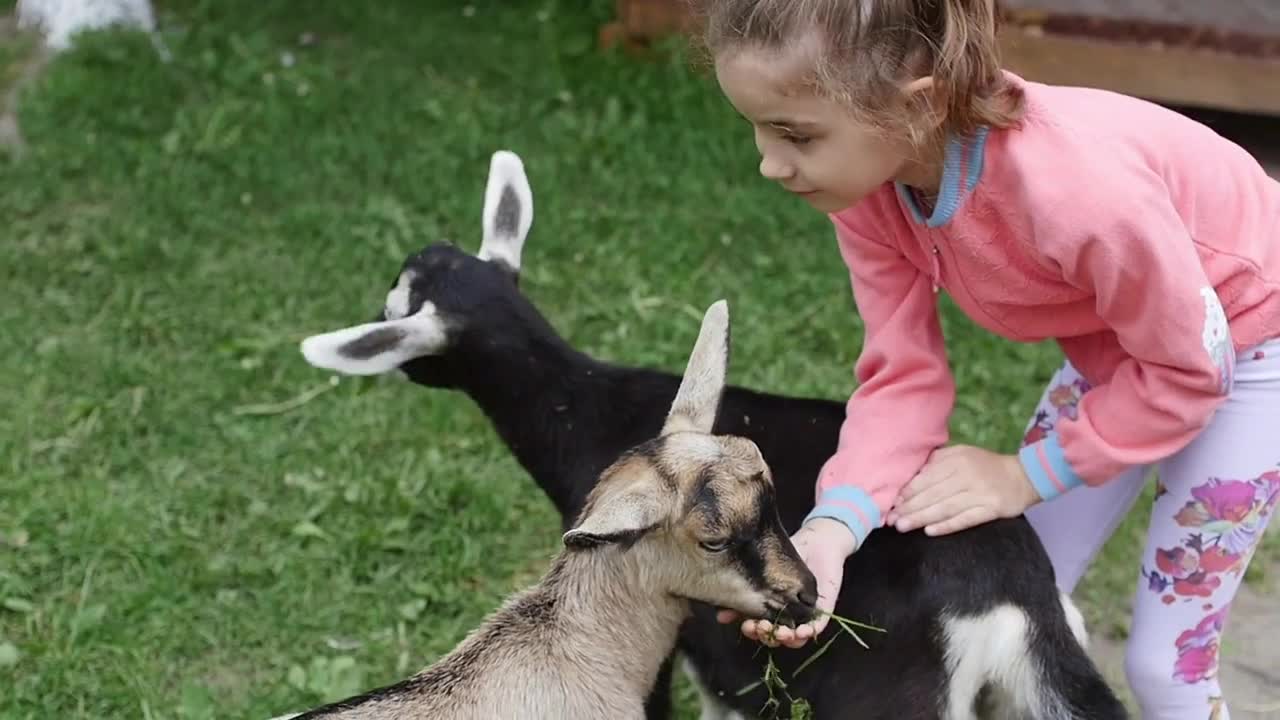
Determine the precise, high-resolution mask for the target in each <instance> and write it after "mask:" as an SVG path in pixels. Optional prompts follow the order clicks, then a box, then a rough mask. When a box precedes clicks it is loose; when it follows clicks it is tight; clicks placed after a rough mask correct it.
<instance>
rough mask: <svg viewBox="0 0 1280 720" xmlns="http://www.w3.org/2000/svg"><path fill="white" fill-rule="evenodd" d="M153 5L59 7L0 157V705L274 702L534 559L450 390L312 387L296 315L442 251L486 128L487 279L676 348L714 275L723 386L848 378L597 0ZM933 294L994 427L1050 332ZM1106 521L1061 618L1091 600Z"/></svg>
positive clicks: (695, 131)
mask: <svg viewBox="0 0 1280 720" xmlns="http://www.w3.org/2000/svg"><path fill="white" fill-rule="evenodd" d="M159 5H160V6H161V7H160V8H159V10H160V11H161V14H160V21H161V24H162V26H163V27H164V28H165V33H164V41H165V42H166V43H167V45H168V47H169V48H170V49H171V51H172V53H173V59H172V62H170V63H168V64H165V63H162V62H160V61H158V60H157V57H156V55H155V52H154V51H153V49H152V46H151V45H150V43H149V42H148V41H147V40H146V39H145V38H142V37H139V36H137V35H133V34H128V33H103V34H97V35H94V36H92V37H90V38H87V40H86V42H85V43H84V45H83V46H82V47H81V48H80V49H78V50H77V51H75V52H74V53H71V54H68V55H65V56H63V57H61V58H59V59H58V60H57V61H56V62H55V63H54V64H53V65H51V66H50V67H49V68H48V69H47V71H46V72H45V73H44V74H43V76H42V77H41V79H40V80H39V81H38V82H36V83H35V84H33V85H32V86H31V87H29V88H28V89H27V91H26V92H25V93H24V94H23V98H22V113H21V121H22V126H23V130H24V134H25V136H26V139H27V142H28V144H29V151H28V153H27V154H26V155H25V156H24V157H23V158H22V159H21V160H17V159H8V160H6V159H4V158H2V157H0V173H3V174H2V175H0V186H2V187H3V190H2V191H0V227H3V238H2V239H3V242H0V279H2V284H3V287H4V290H5V292H4V302H3V303H0V333H2V336H0V337H2V339H3V347H4V348H5V349H6V352H5V353H4V354H3V355H0V377H3V378H4V382H3V383H0V408H3V410H2V411H0V603H2V606H0V687H2V688H4V689H3V691H0V718H4V719H5V720H9V719H10V718H46V717H53V716H57V717H63V718H126V717H127V718H185V719H187V720H193V719H196V718H213V717H215V716H216V717H262V718H265V717H269V716H271V715H272V714H278V713H282V712H285V711H289V710H297V709H301V708H303V707H304V706H306V705H308V704H313V703H317V702H320V701H322V700H326V699H332V698H334V697H336V696H339V695H342V694H346V693H350V692H354V691H356V690H358V689H361V688H365V687H367V686H370V685H372V684H375V683H382V682H387V681H390V680H392V679H394V678H397V677H399V676H401V675H403V674H405V673H408V672H410V671H412V670H414V669H416V668H417V667H419V666H420V665H422V664H424V663H426V662H428V661H430V660H431V659H432V658H434V657H435V656H437V655H438V654H439V653H441V652H443V651H445V650H446V649H448V648H449V647H451V646H452V645H453V644H454V643H455V642H457V641H458V640H459V639H460V638H461V637H462V635H463V634H464V633H465V632H466V631H467V630H468V629H469V628H471V627H472V626H473V625H474V624H475V623H476V622H478V621H479V619H480V618H481V616H482V615H483V614H484V613H486V612H487V611H488V610H489V609H490V608H491V607H493V606H494V605H495V604H496V603H498V602H499V600H500V599H501V598H502V597H503V596H504V595H505V594H506V593H507V592H509V591H511V590H512V589H514V588H515V587H517V586H519V585H521V584H523V583H526V582H528V581H530V580H531V579H532V578H534V577H535V576H536V575H537V574H538V573H539V572H540V571H541V569H542V567H543V564H544V563H545V561H546V560H547V558H548V557H549V556H550V554H551V553H553V552H554V551H555V550H556V547H557V542H558V523H557V518H556V517H555V515H554V513H553V511H552V509H551V507H550V505H549V503H548V502H546V500H545V499H544V498H543V497H542V495H541V494H540V493H539V491H538V490H537V489H536V487H535V486H533V484H532V483H531V482H530V481H529V480H528V479H527V478H526V477H525V476H524V474H523V472H522V471H521V470H520V468H519V467H518V466H517V465H516V463H515V462H514V461H513V460H512V459H511V458H510V457H509V456H508V454H507V453H506V452H505V450H504V449H503V447H502V446H501V445H500V443H499V442H498V440H497V438H496V436H495V435H494V434H493V432H492V431H491V430H490V429H489V427H488V425H487V423H486V422H485V420H484V418H483V417H482V416H481V414H480V413H479V412H478V411H477V410H476V408H474V407H473V406H472V405H471V403H470V402H469V401H468V400H467V399H466V398H465V397H462V396H458V395H450V394H443V393H432V392H429V391H426V390H417V391H406V389H405V387H404V386H403V385H400V384H397V383H394V382H384V381H353V380H350V379H346V380H343V381H342V382H341V383H339V384H338V385H337V386H336V387H329V386H328V381H329V377H328V375H327V374H325V373H322V372H320V371H317V370H315V369H313V368H310V367H309V366H307V365H306V364H305V363H304V362H303V361H302V358H301V356H300V354H299V353H298V349H297V343H298V341H299V340H300V339H301V338H302V337H303V336H304V335H306V334H309V333H311V332H316V331H322V330H327V329H332V328H335V327H338V326H340V325H344V324H349V323H354V322H360V321H363V320H365V319H367V318H368V317H369V316H370V313H371V312H373V311H375V310H376V309H377V308H378V307H379V306H380V303H381V302H382V298H383V296H384V293H385V291H386V288H387V286H388V285H389V283H390V282H391V281H392V279H393V277H394V274H395V272H396V270H397V269H398V267H399V263H400V261H401V259H402V257H403V256H404V255H405V254H407V253H409V252H411V251H414V250H416V249H417V248H419V247H420V246H422V245H424V244H426V243H428V242H431V241H435V240H439V239H442V238H449V239H452V240H455V241H457V242H459V243H461V244H463V245H464V246H466V247H469V248H471V249H475V248H477V247H478V244H479V218H480V207H481V202H482V190H483V183H484V180H485V173H486V172H487V163H488V157H489V155H490V153H491V152H492V151H493V150H495V149H497V148H509V149H512V150H515V151H517V152H519V153H520V154H521V155H522V156H523V158H524V160H525V163H526V168H527V169H528V172H529V175H530V178H531V181H532V184H533V189H534V195H535V206H536V210H535V217H536V219H535V224H534V229H533V233H532V235H531V238H530V241H529V245H528V246H527V248H526V250H525V255H524V257H525V264H526V268H527V270H526V273H525V275H524V278H525V279H524V281H523V282H524V287H525V288H526V291H527V292H528V293H529V294H530V295H531V296H532V297H533V298H534V299H535V300H536V301H537V302H538V304H539V305H540V306H541V307H542V308H543V310H544V311H545V312H546V313H547V314H548V315H549V316H550V318H551V320H552V321H553V322H554V324H555V325H556V326H557V327H558V328H559V329H560V330H561V331H562V332H564V333H565V334H566V335H567V336H568V337H569V338H571V339H572V341H573V342H574V343H575V344H576V345H577V346H578V347H580V348H582V349H584V350H587V351H590V352H592V353H595V354H597V355H598V356H601V357H603V358H607V359H611V360H624V361H628V362H632V363H641V364H651V365H658V366H663V367H666V368H669V369H672V370H677V371H678V370H679V369H680V368H682V367H683V364H684V361H685V358H686V356H687V352H688V350H689V348H690V346H691V343H692V341H693V337H694V335H695V334H696V332H697V327H698V318H699V317H700V314H701V311H702V309H703V308H705V307H706V305H707V304H708V303H710V302H711V301H712V300H714V299H716V298H718V297H722V296H724V297H728V298H729V300H730V302H731V305H732V310H733V314H734V317H735V328H734V343H735V345H734V359H733V363H734V364H733V367H732V371H731V372H732V380H733V381H734V382H739V383H744V384H747V385H752V386H756V387H760V388H766V389H769V390H774V391H780V392H788V393H797V394H818V395H824V396H827V397H831V398H837V399H840V398H843V397H844V396H846V395H847V393H848V392H849V390H850V382H851V367H852V364H853V362H854V359H855V357H856V353H857V351H858V348H859V345H860V326H859V324H858V320H857V318H856V316H855V314H854V312H853V307H852V301H851V298H850V293H849V287H848V278H847V275H846V273H845V270H844V268H843V266H842V265H841V262H840V258H839V256H838V254H837V253H836V250H835V246H834V243H833V241H832V238H831V232H830V229H829V225H828V224H827V222H826V220H825V219H824V218H822V217H820V216H819V215H817V214H816V213H813V212H812V211H811V210H809V209H808V208H807V207H805V206H802V204H801V203H800V202H799V201H796V200H794V199H792V198H790V197H787V196H784V194H782V193H780V192H779V191H778V190H777V189H776V188H774V187H772V186H771V185H770V184H769V183H767V182H765V181H763V180H761V179H759V178H758V176H756V175H755V174H754V169H755V165H756V162H757V158H756V156H755V151H754V148H753V145H752V142H751V138H750V134H749V132H748V128H747V127H746V125H745V124H743V123H742V122H741V121H740V120H739V119H738V118H737V117H736V116H735V115H734V114H733V113H732V110H731V108H729V106H728V105H727V104H726V103H725V102H724V101H723V100H722V99H721V98H720V97H719V95H718V94H717V93H716V92H715V89H714V87H713V85H712V84H711V83H710V82H709V79H708V78H706V77H704V76H701V75H699V74H697V73H694V72H690V71H689V70H687V69H686V68H685V67H684V66H682V65H681V64H680V63H679V62H675V61H659V62H653V63H641V62H637V61H634V60H631V59H628V58H626V57H622V56H617V57H615V56H612V55H601V54H598V53H597V52H596V51H595V48H594V40H595V31H596V28H597V27H598V25H599V24H600V23H601V22H602V21H604V20H605V19H606V17H607V16H608V15H609V13H610V11H611V8H612V5H613V3H612V2H608V1H606V0H593V1H592V2H591V3H589V8H590V9H589V10H582V9H572V10H571V9H569V8H580V7H581V6H582V5H583V2H582V0H573V2H569V1H567V0H566V1H564V2H555V1H554V0H543V1H541V2H498V1H497V0H489V1H487V2H474V3H472V4H471V5H470V6H469V7H471V8H472V11H471V12H464V10H463V8H462V4H461V3H456V4H455V3H445V2H432V3H420V2H408V1H404V2H388V3H371V4H368V5H367V6H366V5H365V4H363V3H351V2H337V1H335V0H325V1H324V2H312V3H308V4H307V6H308V10H307V11H306V12H305V13H302V12H295V11H291V10H274V9H270V8H269V7H264V6H271V5H273V4H272V3H260V2H257V0H218V1H217V2H212V1H204V2H197V1H195V0H183V1H181V2H164V3H160V4H159ZM444 5H450V6H453V7H449V8H448V9H444V10H441V9H427V7H428V6H430V7H432V8H437V7H439V6H444ZM17 56H18V53H15V52H9V51H6V50H5V49H4V48H2V47H0V78H7V77H10V75H11V73H9V72H7V71H6V68H5V67H3V65H9V66H12V64H13V63H15V62H17V61H18V60H17ZM287 58H291V59H292V63H288V62H284V60H285V59H287ZM768 274H773V275H774V277H777V278H780V279H779V280H776V281H773V280H769V281H766V280H765V277H766V275H768ZM945 323H946V330H947V333H948V335H949V337H950V344H951V348H952V349H951V357H952V360H953V363H954V365H955V367H956V368H957V375H958V379H959V383H960V386H961V391H962V393H963V395H962V398H961V400H960V403H959V407H958V409H957V412H956V414H955V431H956V436H957V439H959V440H962V441H967V442H973V443H980V444H986V445H988V446H991V447H996V448H1000V449H1004V450H1010V449H1012V448H1013V447H1014V446H1015V444H1016V441H1017V438H1018V436H1019V434H1020V433H1021V430H1022V426H1023V424H1024V423H1025V421H1026V416H1027V413H1028V412H1029V411H1030V409H1031V407H1032V404H1033V402H1034V401H1035V399H1036V398H1037V397H1038V394H1039V392H1040V389H1041V385H1042V383H1044V382H1045V381H1046V380H1047V379H1048V377H1049V376H1050V374H1051V373H1052V371H1053V370H1054V368H1055V366H1056V363H1057V354H1056V351H1055V349H1054V348H1053V347H1051V346H1048V345H1040V346H1019V345H1014V344H1011V343H1006V342H1004V341H1001V340H998V339H994V338H990V337H988V336H986V335H984V334H982V333H980V332H979V331H978V330H976V328H975V327H974V326H972V325H971V324H969V323H968V322H967V321H966V320H964V319H963V318H962V317H961V316H960V315H959V314H958V313H957V312H955V311H954V309H953V308H951V307H950V306H948V307H947V311H946V317H945ZM321 387H324V388H327V391H326V392H323V393H321V394H319V395H316V396H315V397H314V398H313V399H311V400H310V402H307V403H305V404H302V405H300V406H298V407H296V408H295V409H292V410H287V411H282V412H275V413H270V414H255V413H252V412H245V410H246V407H248V408H249V409H250V410H252V406H254V405H257V404H262V403H272V402H279V401H284V400H288V399H290V398H294V397H297V396H299V395H300V394H303V393H307V392H308V391H311V390H313V389H317V388H321ZM1134 521H1135V522H1132V523H1130V524H1129V525H1127V526H1126V527H1125V528H1124V529H1123V531H1122V532H1121V533H1119V534H1118V535H1117V537H1116V539H1115V540H1114V541H1113V542H1112V544H1111V545H1110V546H1109V547H1108V548H1107V550H1106V553H1105V557H1104V558H1103V561H1102V563H1101V565H1100V566H1099V568H1098V569H1097V570H1096V571H1095V572H1094V574H1093V575H1092V576H1091V577H1090V580H1089V584H1088V586H1087V587H1086V588H1085V590H1084V592H1083V595H1082V597H1084V598H1086V599H1087V600H1088V602H1089V607H1090V611H1091V617H1093V618H1094V619H1095V620H1096V619H1098V618H1101V617H1106V616H1113V615H1114V614H1115V611H1116V610H1117V609H1119V610H1123V608H1124V606H1125V603H1126V601H1127V595H1128V592H1129V588H1130V587H1131V586H1132V583H1133V579H1132V578H1133V570H1132V566H1131V564H1130V563H1131V559H1130V558H1131V556H1133V555H1134V554H1135V553H1136V551H1137V546H1136V543H1135V539H1134V538H1136V537H1138V535H1136V534H1135V533H1137V532H1138V531H1139V529H1140V527H1141V525H1140V522H1139V521H1140V518H1137V517H1135V518H1134ZM1111 622H1112V624H1116V621H1114V620H1113V621H1111ZM1107 627H1110V625H1108V626H1107ZM1122 627H1123V624H1122V623H1119V629H1122ZM682 689H683V694H684V696H685V701H686V703H688V701H689V694H688V691H687V688H683V683H682ZM686 708H688V709H689V710H688V711H687V712H686V715H685V716H686V717H692V710H691V708H692V705H691V704H686Z"/></svg>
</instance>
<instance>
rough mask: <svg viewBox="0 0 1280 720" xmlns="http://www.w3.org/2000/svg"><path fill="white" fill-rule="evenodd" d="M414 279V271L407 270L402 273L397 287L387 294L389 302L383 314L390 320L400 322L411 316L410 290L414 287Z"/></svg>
mask: <svg viewBox="0 0 1280 720" xmlns="http://www.w3.org/2000/svg"><path fill="white" fill-rule="evenodd" d="M413 278H414V274H413V271H412V270H405V271H404V272H402V273H400V278H399V279H398V280H397V281H396V286H395V287H393V288H391V292H388V293H387V301H386V304H385V305H384V306H383V310H382V312H383V314H385V315H386V316H387V319H388V320H399V319H400V318H402V317H404V316H405V315H408V314H409V289H410V288H411V287H413Z"/></svg>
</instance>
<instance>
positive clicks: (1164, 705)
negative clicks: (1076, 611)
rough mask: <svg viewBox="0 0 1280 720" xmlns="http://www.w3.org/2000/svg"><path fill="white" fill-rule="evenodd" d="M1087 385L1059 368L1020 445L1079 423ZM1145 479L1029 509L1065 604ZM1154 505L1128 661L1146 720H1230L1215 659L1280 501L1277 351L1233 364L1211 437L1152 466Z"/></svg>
mask: <svg viewBox="0 0 1280 720" xmlns="http://www.w3.org/2000/svg"><path fill="white" fill-rule="evenodd" d="M1088 391H1089V385H1088V383H1087V382H1086V381H1085V380H1084V378H1082V377H1081V376H1080V374H1079V373H1078V372H1077V371H1076V370H1075V369H1074V368H1073V367H1071V365H1070V363H1068V364H1066V365H1064V366H1063V367H1062V369H1061V370H1059V371H1058V372H1057V374H1055V375H1054V377H1053V379H1052V380H1051V381H1050V383H1049V387H1048V389H1047V390H1046V392H1045V395H1044V397H1043V398H1042V399H1041V401H1040V404H1039V406H1038V407H1037V409H1036V414H1035V417H1034V418H1033V419H1032V421H1031V423H1030V425H1029V426H1028V428H1027V434H1026V437H1025V438H1024V443H1030V442H1034V441H1035V440H1037V439H1039V438H1040V437H1042V436H1043V435H1044V434H1045V433H1049V432H1052V431H1053V428H1054V426H1055V424H1056V423H1057V421H1058V420H1059V419H1060V418H1072V417H1074V416H1075V409H1076V405H1077V404H1078V403H1079V402H1080V398H1081V396H1083V395H1084V393H1086V392H1088ZM1148 469H1149V468H1147V467H1135V468H1131V469H1130V470H1129V471H1127V472H1125V473H1123V474H1121V475H1120V476H1118V477H1116V478H1114V479H1112V480H1111V481H1109V482H1106V483H1104V484H1102V485H1100V486H1096V487H1091V486H1081V487H1077V488H1075V489H1074V490H1072V491H1070V492H1068V493H1066V494H1065V495H1062V496H1060V497H1058V498H1056V499H1054V500H1052V501H1050V502H1047V503H1041V504H1039V505H1035V506H1033V507H1032V508H1031V509H1030V510H1029V511H1028V512H1027V518H1028V519H1029V520H1030V521H1031V524H1032V525H1033V526H1034V527H1035V529H1036V532H1037V533H1038V534H1039V536H1040V538H1041V540H1042V541H1043V542H1044V545H1045V547H1046V549H1047V550H1048V552H1049V555H1050V557H1051V559H1052V561H1053V566H1054V570H1055V572H1056V573H1057V578H1058V585H1059V587H1060V588H1061V589H1062V590H1064V591H1066V592H1068V593H1070V592H1071V591H1072V589H1073V588H1074V587H1075V585H1076V583H1077V582H1078V581H1079V580H1080V577H1081V576H1082V575H1083V574H1084V572H1085V570H1086V569H1087V568H1088V566H1089V564H1090V563H1091V562H1092V560H1093V558H1094V556H1095V555H1096V554H1097V553H1098V551H1099V550H1100V549H1101V548H1102V546H1103V544H1104V543H1105V542H1106V541H1107V538H1108V537H1109V536H1110V535H1111V533H1112V532H1114V531H1115V529H1116V527H1117V526H1118V525H1119V524H1120V522H1121V521H1122V520H1123V519H1124V517H1125V515H1126V514H1127V513H1128V512H1129V510H1130V509H1131V508H1132V507H1133V504H1134V502H1135V501H1136V500H1137V498H1138V496H1139V495H1140V494H1141V492H1142V489H1143V486H1144V484H1145V481H1146V477H1147V471H1148ZM1156 470H1157V474H1158V477H1159V479H1158V480H1157V483H1156V493H1155V503H1154V505H1153V506H1152V508H1151V519H1150V523H1149V525H1148V529H1147V540H1146V546H1145V547H1144V548H1143V551H1142V560H1141V566H1140V567H1137V568H1134V571H1135V572H1134V577H1135V580H1136V584H1137V594H1136V597H1135V598H1134V603H1133V622H1132V627H1131V631H1130V635H1129V641H1128V645H1127V647H1126V652H1125V672H1126V675H1127V676H1128V680H1129V685H1130V686H1131V687H1132V689H1133V693H1134V696H1135V697H1136V699H1137V701H1138V703H1139V704H1140V705H1141V707H1142V717H1143V718H1144V720H1193V719H1194V720H1226V719H1227V718H1229V717H1230V716H1229V713H1228V710H1227V704H1226V702H1225V700H1224V699H1223V697H1222V690H1221V687H1220V685H1219V684H1218V678H1217V673H1218V648H1219V646H1220V643H1221V637H1222V632H1223V629H1224V627H1225V626H1226V624H1227V619H1228V616H1229V614H1230V611H1231V601H1232V598H1234V596H1235V593H1236V589H1237V588H1239V587H1240V582H1241V580H1242V579H1243V576H1244V571H1245V568H1246V567H1247V566H1248V564H1249V560H1250V558H1251V557H1252V556H1253V552H1254V550H1255V549H1256V548H1257V545H1258V542H1259V541H1260V540H1261V538H1262V534H1263V531H1264V530H1265V529H1266V526H1267V520H1268V519H1269V518H1270V516H1271V513H1272V511H1273V510H1274V509H1275V507H1276V502H1277V499H1278V498H1280V341H1276V340H1273V341H1270V342H1268V343H1265V344H1263V345H1260V346H1258V347H1256V348H1250V349H1248V350H1245V351H1242V352H1240V353H1238V354H1237V357H1236V362H1235V369H1234V377H1233V379H1232V387H1231V393H1230V396H1229V397H1228V399H1227V400H1226V402H1225V403H1224V404H1223V405H1222V406H1220V408H1219V409H1218V411H1217V413H1215V415H1214V417H1213V419H1212V420H1211V421H1210V423H1209V425H1208V426H1207V427H1206V428H1205V429H1204V430H1203V431H1202V432H1201V433H1200V435H1199V436H1197V437H1196V439H1195V440H1193V441H1192V442H1191V443H1190V444H1189V445H1187V446H1186V447H1185V448H1184V449H1183V450H1182V451H1181V452H1179V453H1177V454H1176V455H1173V456H1172V457H1169V458H1166V459H1165V460H1163V461H1162V462H1160V463H1159V464H1158V465H1157V466H1156Z"/></svg>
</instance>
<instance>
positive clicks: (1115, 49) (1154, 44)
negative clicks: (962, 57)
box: [601, 0, 1280, 115]
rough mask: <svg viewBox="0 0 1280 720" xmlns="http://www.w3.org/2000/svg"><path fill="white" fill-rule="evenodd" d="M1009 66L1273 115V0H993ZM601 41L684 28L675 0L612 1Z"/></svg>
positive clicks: (1279, 11)
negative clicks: (612, 17) (613, 14)
mask: <svg viewBox="0 0 1280 720" xmlns="http://www.w3.org/2000/svg"><path fill="white" fill-rule="evenodd" d="M999 3H1000V7H1001V11H1002V17H1003V19H1004V21H1005V22H1004V26H1003V29H1002V36H1001V43H1002V47H1003V49H1004V53H1005V61H1006V64H1007V66H1008V67H1009V69H1011V70H1013V71H1014V72H1017V73H1018V74H1020V75H1022V76H1024V77H1026V78H1027V79H1029V80H1038V81H1041V82H1050V83H1058V84H1067V85H1084V86H1089V87H1098V88H1104V89H1108V90H1115V91H1118V92H1123V93H1126V94H1130V95H1135V96H1139V97H1145V98H1148V99H1150V100H1155V101H1158V102H1166V103H1171V104H1178V105H1187V106H1199V107H1207V108H1217V109H1222V110H1231V111H1238V112H1253V113H1264V114H1272V115H1280V0H999ZM617 17H618V21H617V22H615V23H612V24H611V25H610V26H608V27H607V28H605V29H603V30H602V31H601V42H602V44H614V43H618V42H621V43H624V44H626V46H627V47H629V48H632V49H635V48H639V47H642V46H643V45H644V43H645V42H646V41H647V40H649V39H652V38H655V37H659V36H662V35H666V34H670V33H678V32H686V31H688V30H689V29H691V28H690V25H689V18H688V17H687V15H686V13H685V6H684V3H683V1H682V0H617Z"/></svg>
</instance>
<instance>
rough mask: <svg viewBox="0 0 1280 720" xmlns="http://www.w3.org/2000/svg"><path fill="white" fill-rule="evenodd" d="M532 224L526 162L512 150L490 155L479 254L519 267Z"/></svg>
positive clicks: (531, 202) (512, 267) (530, 196)
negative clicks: (525, 169)
mask: <svg viewBox="0 0 1280 720" xmlns="http://www.w3.org/2000/svg"><path fill="white" fill-rule="evenodd" d="M532 225H533V191H532V190H530V189H529V179H528V178H527V177H525V173H524V163H523V162H522V161H521V160H520V157H519V156H518V155H516V154H515V153H513V152H511V151H509V150H499V151H497V152H495V153H494V154H493V157H491V158H490V159H489V181H488V183H487V184H486V185H485V189H484V217H483V232H484V235H483V239H482V241H481V243H480V252H479V253H477V254H476V257H478V258H480V259H481V260H497V261H499V262H502V263H504V264H506V265H508V266H510V267H511V269H512V270H519V269H520V252H521V250H522V249H523V247H524V240H525V237H526V236H527V235H528V234H529V228H530V227H531V226H532Z"/></svg>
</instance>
